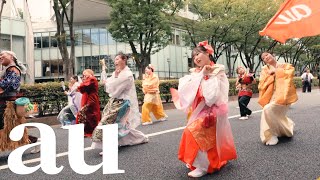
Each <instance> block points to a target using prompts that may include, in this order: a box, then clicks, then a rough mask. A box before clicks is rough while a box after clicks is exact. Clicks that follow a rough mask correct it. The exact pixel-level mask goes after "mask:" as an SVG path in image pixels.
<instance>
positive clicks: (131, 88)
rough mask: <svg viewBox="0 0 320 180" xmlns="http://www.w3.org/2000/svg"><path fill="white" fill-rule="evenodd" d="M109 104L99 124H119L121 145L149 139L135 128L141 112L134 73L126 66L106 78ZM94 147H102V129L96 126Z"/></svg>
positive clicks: (93, 137) (138, 122) (93, 139)
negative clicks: (116, 75) (116, 73)
mask: <svg viewBox="0 0 320 180" xmlns="http://www.w3.org/2000/svg"><path fill="white" fill-rule="evenodd" d="M105 88H106V92H107V93H108V94H109V97H110V99H109V101H108V104H107V105H106V106H105V108H104V110H103V112H102V118H101V121H100V123H99V126H102V125H106V124H114V123H117V124H118V127H119V128H118V138H119V145H121V146H124V145H135V144H140V143H144V142H147V141H148V138H147V137H146V136H145V135H144V134H143V133H142V132H140V131H138V130H135V128H136V127H137V126H138V125H139V124H140V113H139V106H138V99H137V93H136V88H135V85H134V79H133V74H132V72H131V70H130V69H129V67H128V66H126V67H125V68H124V69H123V70H122V71H121V72H120V74H119V75H118V77H115V73H113V74H112V76H111V77H110V78H108V79H107V80H106V84H105ZM92 141H93V143H92V145H91V147H92V148H96V149H101V148H102V131H101V129H98V128H96V129H95V131H94V133H93V136H92Z"/></svg>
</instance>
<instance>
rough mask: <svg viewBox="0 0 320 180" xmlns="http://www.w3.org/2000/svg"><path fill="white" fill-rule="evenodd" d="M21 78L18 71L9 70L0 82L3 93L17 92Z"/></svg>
mask: <svg viewBox="0 0 320 180" xmlns="http://www.w3.org/2000/svg"><path fill="white" fill-rule="evenodd" d="M20 81H21V76H20V75H19V74H18V70H15V69H14V68H11V69H10V70H7V73H6V75H5V77H4V78H3V79H1V80H0V87H1V88H2V89H3V90H4V91H12V90H17V89H18V88H19V87H20Z"/></svg>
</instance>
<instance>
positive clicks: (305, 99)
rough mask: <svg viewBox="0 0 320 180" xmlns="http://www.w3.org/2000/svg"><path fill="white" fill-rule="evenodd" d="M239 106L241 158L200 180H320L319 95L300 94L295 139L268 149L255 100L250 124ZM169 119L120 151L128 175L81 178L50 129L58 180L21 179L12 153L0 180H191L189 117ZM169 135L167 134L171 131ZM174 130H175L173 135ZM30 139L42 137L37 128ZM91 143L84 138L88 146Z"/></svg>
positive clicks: (2, 158)
mask: <svg viewBox="0 0 320 180" xmlns="http://www.w3.org/2000/svg"><path fill="white" fill-rule="evenodd" d="M236 107H237V101H231V102H229V120H230V122H231V126H232V130H233V135H234V140H235V144H236V148H237V153H238V159H236V160H233V161H230V162H229V163H228V164H227V165H226V166H225V167H223V168H222V169H221V170H220V171H219V172H215V173H213V174H210V175H206V176H204V177H203V178H201V179H224V180H225V179H232V180H234V179H259V180H260V179H272V180H274V179H297V180H298V179H299V180H302V179H308V180H309V179H316V178H318V177H320V156H319V152H320V151H319V149H320V148H319V145H320V143H319V142H320V136H319V134H320V125H319V122H318V121H320V113H319V110H320V91H319V89H314V90H313V92H312V93H308V94H302V93H299V101H298V102H297V103H296V104H294V105H293V106H292V107H291V108H290V110H289V113H288V116H289V117H290V118H291V119H292V120H293V121H294V122H295V131H294V137H293V138H281V139H280V142H279V144H278V145H276V146H265V145H263V144H262V143H261V142H260V138H259V125H260V116H261V108H260V107H259V105H258V104H257V98H253V99H252V100H251V102H250V104H249V107H250V108H251V109H252V110H253V111H254V113H253V115H252V116H251V117H250V119H249V120H239V119H238V118H239V109H237V108H236ZM166 113H167V114H168V115H169V120H168V121H166V122H159V123H154V124H153V125H150V126H140V127H138V129H139V130H141V131H142V132H144V133H145V134H148V135H150V142H149V143H147V144H142V145H137V146H130V147H121V148H119V169H122V170H125V173H124V174H113V175H104V174H103V173H102V168H100V169H99V170H98V171H96V172H94V173H92V174H89V175H79V174H77V173H75V172H74V171H73V170H72V169H71V168H70V166H69V162H68V156H67V151H68V140H67V135H68V131H67V130H64V129H61V128H59V126H52V127H53V128H54V131H55V133H56V136H57V154H58V155H59V157H57V166H58V167H59V166H64V169H63V170H62V171H61V172H60V173H59V174H57V175H47V174H45V173H44V172H43V171H42V170H41V169H39V170H38V171H36V172H35V173H32V174H30V175H17V174H15V173H13V172H12V171H10V169H8V166H7V157H8V155H9V153H10V152H2V153H0V179H14V180H16V179H30V180H34V179H77V180H80V179H86V180H88V179H117V180H121V179H139V180H140V179H166V180H167V179H188V177H187V173H188V172H189V170H188V169H187V168H186V167H185V165H184V164H183V163H182V162H180V161H179V160H178V159H177V151H178V146H179V141H180V138H181V134H182V129H183V126H185V124H186V120H185V115H184V114H183V113H182V112H180V111H178V110H167V111H166ZM168 130H169V131H168ZM170 130H171V131H170ZM30 132H31V134H34V135H38V134H37V133H38V132H36V130H35V129H32V130H31V131H30ZM89 146H90V139H85V147H89ZM99 152H100V151H99V150H86V151H85V161H86V163H87V164H90V165H96V164H99V163H101V162H102V158H101V156H99V154H98V153H99ZM23 158H24V160H31V161H32V162H33V163H30V164H27V165H26V166H29V167H32V166H36V165H38V164H39V163H40V162H39V154H36V155H34V154H29V153H28V152H27V153H25V155H24V157H23Z"/></svg>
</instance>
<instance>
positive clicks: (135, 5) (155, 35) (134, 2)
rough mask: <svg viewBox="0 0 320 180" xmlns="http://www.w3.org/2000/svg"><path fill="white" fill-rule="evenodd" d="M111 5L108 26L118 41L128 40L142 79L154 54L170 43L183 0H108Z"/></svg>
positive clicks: (125, 41) (126, 41)
mask: <svg viewBox="0 0 320 180" xmlns="http://www.w3.org/2000/svg"><path fill="white" fill-rule="evenodd" d="M106 1H107V2H108V4H109V5H110V6H111V7H112V11H111V23H110V25H109V27H108V29H109V31H110V32H111V34H112V37H113V38H114V39H115V40H116V41H118V42H124V43H128V44H129V45H130V47H131V50H132V56H133V57H134V60H135V62H136V66H137V68H138V69H139V78H142V73H143V72H144V69H145V67H146V66H147V65H148V64H150V56H151V54H153V53H155V52H157V51H159V50H161V49H162V48H164V47H165V46H167V45H168V43H169V42H170V39H171V34H172V30H171V19H172V18H173V16H174V14H175V13H176V11H177V10H178V9H179V8H180V7H181V5H182V1H181V0H161V1H154V0H106Z"/></svg>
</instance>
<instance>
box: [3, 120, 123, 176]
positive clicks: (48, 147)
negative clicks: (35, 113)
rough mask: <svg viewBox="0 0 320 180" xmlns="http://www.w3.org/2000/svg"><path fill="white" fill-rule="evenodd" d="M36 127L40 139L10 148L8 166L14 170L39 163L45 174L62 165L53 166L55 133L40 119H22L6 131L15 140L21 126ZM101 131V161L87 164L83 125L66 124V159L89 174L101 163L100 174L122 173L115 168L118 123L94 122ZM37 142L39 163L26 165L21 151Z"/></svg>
mask: <svg viewBox="0 0 320 180" xmlns="http://www.w3.org/2000/svg"><path fill="white" fill-rule="evenodd" d="M26 126H29V127H30V126H32V127H36V128H37V129H38V130H39V132H40V136H41V142H37V143H34V144H28V145H25V146H21V147H19V148H17V149H15V150H14V151H12V152H11V153H10V155H9V158H8V166H9V168H10V170H11V171H12V172H14V173H16V174H31V173H33V172H35V171H37V170H38V169H39V168H40V167H41V169H42V170H43V172H45V173H46V174H58V173H60V172H61V171H62V169H63V166H60V167H56V135H55V133H54V131H53V129H52V128H51V127H50V126H48V125H46V124H42V123H26V124H21V125H19V126H17V127H15V128H14V129H13V130H12V131H11V132H10V139H11V140H13V141H18V140H20V139H21V138H22V136H23V133H24V130H25V127H26ZM98 128H100V129H102V131H103V143H102V147H103V157H102V163H101V164H98V165H88V164H86V163H85V161H84V139H83V136H84V131H83V129H84V125H83V124H77V125H71V126H67V127H65V128H64V129H68V130H69V137H68V141H69V147H68V159H69V164H70V167H71V168H72V169H73V170H74V171H75V172H76V173H78V174H91V173H93V172H95V171H97V170H98V169H99V168H100V167H101V166H103V168H102V170H103V174H116V173H124V170H119V169H118V125H117V124H111V125H104V126H98ZM37 145H40V149H41V151H40V164H39V165H37V166H34V167H27V166H25V165H24V164H23V162H22V155H23V153H24V152H25V151H26V150H27V149H29V148H32V147H34V146H37Z"/></svg>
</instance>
